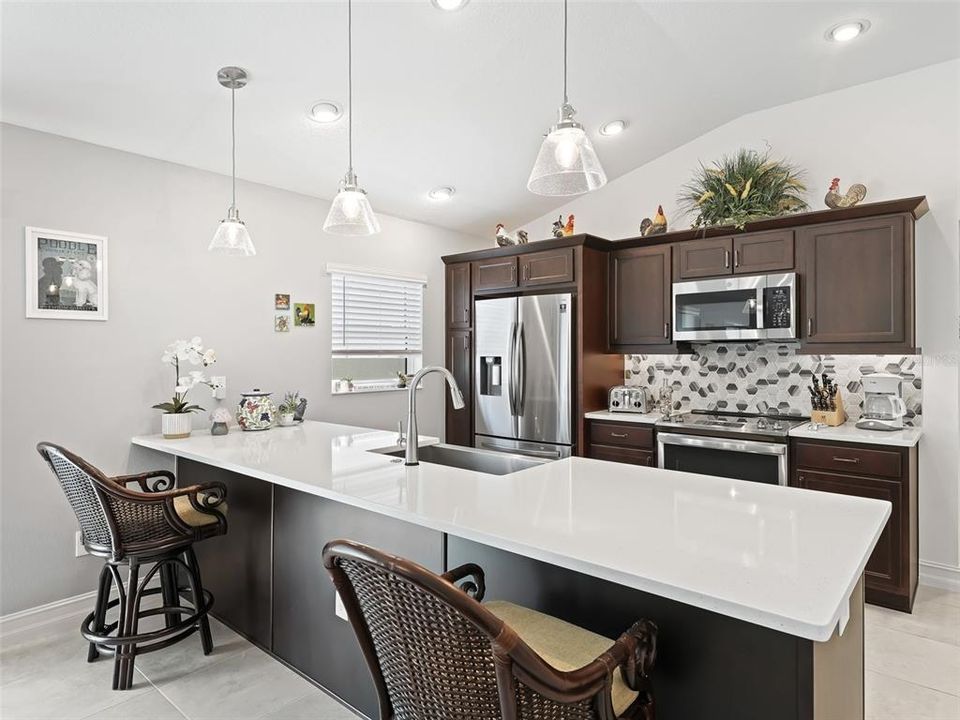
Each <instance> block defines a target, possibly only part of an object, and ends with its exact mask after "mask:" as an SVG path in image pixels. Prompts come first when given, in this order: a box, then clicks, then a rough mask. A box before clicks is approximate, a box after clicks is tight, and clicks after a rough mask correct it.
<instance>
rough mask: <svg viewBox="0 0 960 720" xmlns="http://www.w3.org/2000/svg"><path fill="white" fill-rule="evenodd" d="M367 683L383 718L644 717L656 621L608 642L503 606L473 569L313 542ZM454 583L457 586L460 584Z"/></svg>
mask: <svg viewBox="0 0 960 720" xmlns="http://www.w3.org/2000/svg"><path fill="white" fill-rule="evenodd" d="M323 561H324V565H325V567H326V568H327V571H328V572H329V573H330V576H331V577H332V578H333V583H334V585H335V586H336V588H337V592H338V593H339V594H340V597H341V599H342V600H343V604H344V606H345V608H346V611H347V616H348V617H349V619H350V624H351V625H352V626H353V629H354V632H355V633H356V635H357V639H358V640H359V642H360V647H361V649H362V651H363V654H364V657H365V658H366V661H367V665H368V666H369V668H370V673H371V674H372V675H373V680H374V683H375V685H376V688H377V694H378V697H379V704H380V717H381V718H382V720H390V719H394V718H411V719H413V718H416V719H417V720H444V719H446V718H457V719H458V720H497V719H502V720H516V719H520V720H593V719H597V720H614V719H618V718H622V719H624V720H652V718H653V717H654V702H653V688H652V685H651V683H650V677H649V673H650V669H651V668H652V666H653V663H654V660H655V657H656V641H657V627H656V625H654V624H653V623H652V622H650V621H649V620H640V621H638V622H636V623H635V624H634V625H633V627H631V628H630V629H629V630H627V631H626V632H625V633H623V635H621V636H620V638H619V639H617V640H616V641H613V640H610V639H608V638H605V637H602V636H600V635H596V634H595V633H592V632H589V631H587V630H584V629H583V628H579V627H577V626H576V625H571V624H570V623H566V622H564V621H562V620H558V619H557V618H553V617H550V616H549V615H544V614H543V613H539V612H536V611H534V610H529V609H527V608H523V607H520V606H518V605H513V604H511V603H506V602H489V603H484V604H481V602H480V601H481V600H482V599H483V594H484V580H483V570H481V569H480V568H479V567H477V566H476V565H472V564H470V565H463V566H461V567H459V568H456V569H455V570H451V571H450V572H448V573H445V574H444V575H436V574H434V573H432V572H430V571H429V570H427V569H426V568H424V567H421V566H420V565H417V564H416V563H413V562H410V561H409V560H405V559H403V558H399V557H395V556H393V555H388V554H386V553H383V552H381V551H379V550H375V549H373V548H370V547H366V546H364V545H360V544H359V543H354V542H351V541H348V540H335V541H333V542H331V543H329V544H328V545H327V546H326V547H325V548H324V550H323ZM458 583H459V586H458Z"/></svg>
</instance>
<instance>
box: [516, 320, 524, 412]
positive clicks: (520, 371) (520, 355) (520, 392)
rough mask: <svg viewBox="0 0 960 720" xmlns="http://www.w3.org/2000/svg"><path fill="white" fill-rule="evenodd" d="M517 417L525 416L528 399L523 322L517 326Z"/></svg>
mask: <svg viewBox="0 0 960 720" xmlns="http://www.w3.org/2000/svg"><path fill="white" fill-rule="evenodd" d="M516 352H517V415H523V406H524V404H525V402H524V401H525V400H526V397H527V347H526V339H525V337H524V334H523V320H521V321H520V322H519V324H518V326H517V349H516Z"/></svg>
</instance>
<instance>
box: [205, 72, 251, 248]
mask: <svg viewBox="0 0 960 720" xmlns="http://www.w3.org/2000/svg"><path fill="white" fill-rule="evenodd" d="M217 81H218V82H219V83H220V84H221V85H223V86H224V87H225V88H227V89H228V90H230V157H231V162H232V166H231V177H232V179H233V187H232V195H231V199H230V208H229V209H228V210H227V217H226V219H225V220H221V221H220V225H219V226H218V227H217V232H216V233H214V235H213V240H211V241H210V247H208V248H207V250H209V251H210V252H215V253H221V254H223V255H245V256H249V255H256V254H257V250H256V248H254V247H253V241H252V240H251V239H250V233H248V232H247V226H246V225H244V224H243V220H241V219H240V213H239V211H238V210H237V90H239V89H240V88H242V87H244V86H245V85H246V84H247V71H246V70H244V69H243V68H238V67H224V68H220V70H219V71H218V72H217Z"/></svg>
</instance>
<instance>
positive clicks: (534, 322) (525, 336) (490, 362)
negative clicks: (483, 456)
mask: <svg viewBox="0 0 960 720" xmlns="http://www.w3.org/2000/svg"><path fill="white" fill-rule="evenodd" d="M572 316H573V303H572V299H571V296H570V294H569V293H566V294H560V295H529V296H525V297H510V298H495V299H491V300H478V301H477V302H476V317H475V323H476V324H475V328H476V353H475V355H474V362H475V367H474V371H475V372H474V378H475V380H474V382H475V384H476V387H475V388H474V389H475V394H474V413H475V432H476V436H475V438H474V439H475V443H474V444H475V445H476V447H481V448H487V449H492V450H501V451H504V452H512V453H520V454H525V455H532V456H535V457H547V458H562V457H568V456H569V455H571V454H572V451H573V434H572V431H571V427H572V420H573V418H572V412H573V408H572V402H571V398H572V394H573V389H572V386H571V376H572V368H571V356H572V350H573V347H572V338H571V330H570V329H571V317H572Z"/></svg>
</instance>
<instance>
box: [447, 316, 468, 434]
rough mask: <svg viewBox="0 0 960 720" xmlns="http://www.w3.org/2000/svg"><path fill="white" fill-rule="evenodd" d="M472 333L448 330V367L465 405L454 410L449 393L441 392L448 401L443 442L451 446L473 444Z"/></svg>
mask: <svg viewBox="0 0 960 720" xmlns="http://www.w3.org/2000/svg"><path fill="white" fill-rule="evenodd" d="M471 344H472V336H471V334H470V331H469V330H451V331H449V332H448V333H447V357H446V366H447V370H449V371H450V372H451V373H453V377H454V378H455V379H456V381H457V385H459V386H460V392H461V393H463V402H464V407H463V409H461V410H455V409H454V407H453V403H452V402H451V401H450V394H449V393H444V397H445V398H446V404H447V412H446V442H448V443H450V444H451V445H465V446H467V447H470V446H472V445H473V430H472V427H473V425H472V422H471V420H472V417H471V414H472V412H473V352H472V347H471Z"/></svg>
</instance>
